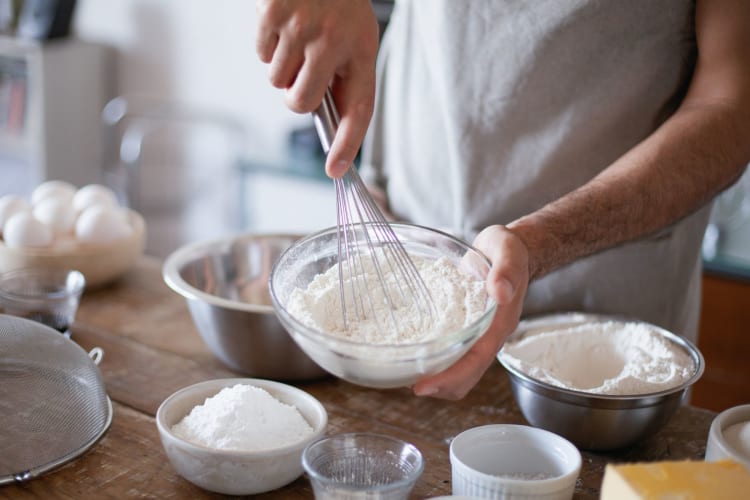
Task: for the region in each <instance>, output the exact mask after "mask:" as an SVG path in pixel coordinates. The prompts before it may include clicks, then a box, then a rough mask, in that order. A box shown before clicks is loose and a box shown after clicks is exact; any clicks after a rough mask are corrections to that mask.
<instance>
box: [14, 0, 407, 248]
mask: <svg viewBox="0 0 750 500" xmlns="http://www.w3.org/2000/svg"><path fill="white" fill-rule="evenodd" d="M373 6H374V7H375V10H376V13H377V15H378V17H379V18H380V19H381V20H382V26H383V27H384V26H385V24H386V22H387V19H388V16H389V14H390V10H391V8H392V3H391V1H390V0H383V1H373ZM255 26H256V14H255V2H253V1H246V0H222V1H221V2H206V1H205V0H107V1H100V0H78V1H73V0H57V1H55V0H25V1H11V0H0V30H1V31H2V33H3V34H2V36H0V176H1V177H0V178H1V179H2V181H1V182H0V196H1V195H3V194H10V193H15V194H21V195H26V194H28V193H29V192H30V191H31V190H32V189H33V187H34V186H35V185H37V184H39V183H40V182H41V181H43V180H48V179H61V180H66V181H68V182H72V183H74V184H76V185H78V186H82V185H84V184H88V183H92V182H100V183H104V184H107V185H109V186H111V187H113V188H115V189H116V190H117V192H118V194H119V196H120V197H121V199H122V200H121V201H122V202H123V203H126V204H128V205H130V206H131V207H133V208H135V209H136V210H138V211H139V212H141V213H142V215H143V216H144V218H145V220H146V224H147V232H148V234H147V239H146V240H147V243H146V245H147V247H146V253H149V254H152V255H155V256H159V257H164V256H166V255H167V254H168V253H169V252H170V251H171V250H173V249H175V248H176V247H177V246H179V245H180V244H181V243H184V242H186V241H192V240H196V239H204V238H210V237H213V236H219V235H221V234H225V233H227V232H237V231H244V230H254V231H274V232H298V233H300V232H301V233H306V232H310V231H313V230H316V229H321V228H323V227H326V226H330V225H333V224H334V223H335V218H334V217H335V212H334V197H333V194H332V185H331V184H330V182H329V181H328V180H327V179H326V178H325V175H324V174H323V170H322V164H323V156H322V151H321V149H320V146H319V143H318V138H317V135H315V132H314V129H313V128H312V119H311V117H309V116H306V115H297V114H295V113H293V112H291V111H289V110H288V109H287V108H286V106H285V105H284V100H283V92H281V91H279V90H277V89H275V88H273V87H272V86H271V85H270V84H269V82H268V78H267V67H266V65H265V64H263V63H261V62H260V61H259V60H258V58H257V56H256V54H255Z"/></svg>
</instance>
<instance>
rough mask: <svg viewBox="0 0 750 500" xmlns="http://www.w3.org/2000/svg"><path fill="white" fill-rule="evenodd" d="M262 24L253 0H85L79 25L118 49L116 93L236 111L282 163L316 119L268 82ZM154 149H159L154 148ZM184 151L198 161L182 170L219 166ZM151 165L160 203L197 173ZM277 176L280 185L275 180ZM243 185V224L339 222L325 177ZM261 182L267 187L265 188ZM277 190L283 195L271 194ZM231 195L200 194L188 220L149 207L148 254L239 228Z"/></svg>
mask: <svg viewBox="0 0 750 500" xmlns="http://www.w3.org/2000/svg"><path fill="white" fill-rule="evenodd" d="M256 22H257V21H256V13H255V2H254V1H252V0H79V2H78V6H77V11H76V17H75V19H74V25H73V29H74V33H75V35H76V36H78V37H79V38H83V39H86V40H91V41H96V42H101V43H104V44H106V45H108V46H110V47H112V48H113V49H114V50H113V54H114V71H113V76H114V81H113V82H112V89H113V96H114V95H128V96H148V97H151V98H154V97H155V98H158V99H166V100H170V101H178V102H180V103H183V104H186V105H189V106H191V107H194V108H197V109H198V110H201V111H209V112H211V113H217V112H218V113H225V114H228V115H230V116H232V117H233V118H235V119H237V120H239V121H240V122H242V123H243V124H244V126H245V127H246V128H247V129H248V130H249V131H250V137H249V138H248V141H247V143H246V144H244V145H243V148H244V149H245V152H244V154H246V155H248V156H249V157H250V158H251V159H252V160H255V161H257V160H265V161H267V162H269V163H272V164H275V165H279V164H283V163H284V158H285V152H284V146H285V144H286V142H285V141H286V137H287V135H286V134H287V132H288V131H289V130H290V129H291V128H294V127H298V126H300V125H303V124H305V125H307V124H310V123H311V118H310V117H309V115H296V114H295V113H293V112H291V111H290V110H288V109H287V108H286V106H285V104H284V100H283V92H282V91H280V90H278V89H275V88H273V87H272V86H271V84H270V83H269V81H268V76H267V75H268V70H267V66H266V65H265V64H263V63H261V62H260V61H259V60H258V57H257V55H256V53H255V32H256ZM217 152H218V150H217ZM155 156H156V157H158V156H160V155H154V154H152V155H151V157H152V158H153V157H155ZM216 156H217V157H218V156H219V155H218V154H217V155H216ZM182 157H183V158H182V160H183V162H185V163H192V164H191V165H181V166H180V168H183V169H185V168H187V169H188V170H189V171H192V172H193V173H195V172H200V173H202V174H204V175H205V173H206V172H207V171H209V170H210V167H211V166H212V165H210V164H209V165H208V166H207V165H206V163H205V160H203V159H200V160H199V159H198V158H199V157H198V156H196V155H194V154H192V153H191V152H187V153H185V154H183V155H182ZM201 158H205V155H203V156H202V157H201ZM217 161H220V160H216V159H214V160H213V162H214V163H216V162H217ZM200 162H203V163H202V164H198V163H200ZM142 170H146V172H144V174H145V175H147V176H149V175H150V176H152V179H147V180H146V181H145V182H143V181H141V185H142V186H145V187H149V186H151V188H152V189H151V191H154V189H153V188H154V187H155V188H156V192H157V193H160V194H159V195H158V196H159V197H160V198H159V200H157V201H163V200H162V198H164V196H163V195H164V193H165V191H164V190H165V187H164V186H166V189H170V190H171V191H175V189H178V188H177V186H176V185H175V183H174V182H170V181H171V180H172V179H179V178H186V177H190V176H191V175H192V174H191V173H190V172H188V173H187V174H184V173H182V174H175V173H174V169H172V170H171V171H170V170H169V169H168V168H166V167H165V168H162V167H161V166H160V167H158V168H142ZM156 174H159V176H157V177H153V176H155V175H156ZM248 182H250V183H251V184H250V185H248V184H247V183H248ZM269 183H270V185H271V187H272V188H273V189H271V188H270V187H268V186H266V184H269ZM237 184H238V185H240V186H246V188H244V191H243V194H242V196H240V198H241V201H240V205H241V207H240V208H239V210H241V211H243V212H244V213H243V215H242V216H241V218H242V220H245V221H252V226H250V227H242V228H240V229H242V230H245V229H247V230H256V231H283V232H302V233H304V232H309V231H313V230H316V229H319V228H321V227H324V226H325V225H329V224H327V221H329V220H334V221H335V218H333V219H331V218H330V216H332V215H333V214H334V212H333V210H334V207H335V203H334V200H335V198H334V196H333V194H332V193H331V194H330V195H329V194H328V192H327V188H329V187H330V186H327V185H324V189H323V193H322V194H321V185H320V183H319V182H318V183H317V185H314V186H311V185H309V181H307V182H305V181H300V180H299V179H289V178H287V179H286V180H284V177H283V176H281V177H276V176H272V179H271V180H268V179H262V178H257V177H252V178H251V177H247V176H242V178H241V179H240V180H239V181H238V183H237ZM261 186H266V187H264V188H262V191H259V189H261ZM204 187H205V186H204ZM159 190H161V191H159ZM143 191H148V189H144V190H143ZM271 191H273V192H274V193H276V194H275V195H274V196H271V197H269V196H266V194H267V193H270V192H271ZM146 194H147V195H148V193H146ZM173 194H174V193H173ZM261 195H262V196H261ZM228 196H229V195H228V194H227V190H223V191H222V190H216V192H215V193H214V194H213V195H210V196H208V197H203V199H197V196H196V195H195V194H193V195H192V196H191V197H190V200H189V201H190V206H189V207H188V208H187V209H182V208H181V209H180V210H181V213H180V215H179V216H177V217H179V219H180V220H179V221H175V216H173V215H169V214H166V215H165V213H164V211H161V212H158V211H156V210H155V211H152V212H148V211H146V210H145V208H144V212H145V213H144V216H145V217H146V222H147V227H148V228H149V233H148V235H147V241H148V242H149V243H147V252H148V253H152V254H155V255H162V256H163V255H165V254H167V253H168V252H169V251H170V250H171V249H173V248H174V247H176V246H177V245H179V244H181V243H183V242H186V241H194V240H199V239H206V238H213V237H216V236H218V235H220V234H223V233H226V232H230V231H233V230H235V229H237V228H235V227H232V226H231V225H230V224H228V223H227V222H226V221H227V219H228V217H227V216H226V210H224V208H222V205H226V198H227V197H228ZM264 200H265V201H264ZM292 203H294V204H295V205H297V206H304V207H305V212H304V214H305V216H306V217H305V218H303V219H301V218H300V217H299V216H298V215H296V214H295V213H294V212H290V205H291V204H292Z"/></svg>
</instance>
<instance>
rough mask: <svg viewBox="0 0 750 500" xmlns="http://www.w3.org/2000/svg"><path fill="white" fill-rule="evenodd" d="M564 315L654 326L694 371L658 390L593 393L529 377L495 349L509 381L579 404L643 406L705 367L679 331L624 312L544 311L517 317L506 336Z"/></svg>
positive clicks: (674, 390) (689, 381)
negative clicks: (682, 353) (680, 350)
mask: <svg viewBox="0 0 750 500" xmlns="http://www.w3.org/2000/svg"><path fill="white" fill-rule="evenodd" d="M566 316H570V317H576V318H580V319H581V322H587V321H595V322H604V321H618V322H626V321H627V322H637V323H641V324H645V325H648V326H650V327H651V328H653V329H654V330H656V331H657V332H658V333H659V334H660V335H664V336H665V337H666V338H667V339H669V340H670V341H672V342H674V343H676V344H677V345H679V346H680V347H682V348H683V349H685V351H687V353H688V355H689V356H690V358H691V359H692V360H693V363H694V364H695V371H694V372H693V374H692V375H691V376H690V378H688V379H687V380H686V381H684V382H683V383H682V384H680V385H677V386H675V387H672V388H670V389H664V390H662V391H657V392H649V393H643V394H633V395H606V394H595V393H591V392H585V391H575V390H572V389H566V388H563V387H558V386H556V385H552V384H549V383H547V382H544V381H541V380H538V379H535V378H533V377H530V376H528V375H526V374H525V373H523V372H521V371H519V370H517V369H516V368H515V367H513V366H510V365H508V364H507V363H505V362H504V361H503V355H502V350H500V351H498V353H497V356H496V358H497V360H498V361H499V362H500V364H501V365H503V367H504V368H505V369H506V370H507V371H508V372H509V373H510V375H511V381H512V382H513V383H519V382H522V385H523V386H524V387H526V388H528V389H530V390H533V391H534V392H536V393H538V394H541V395H543V396H548V397H552V398H553V399H557V400H560V401H563V402H566V403H573V404H577V405H579V406H591V405H592V404H596V403H601V404H605V405H606V404H607V403H610V404H616V403H618V402H619V403H640V404H635V405H628V407H636V406H637V407H645V406H654V405H657V404H659V403H660V402H661V401H662V400H663V399H664V398H665V397H666V396H670V395H672V394H675V393H678V392H681V391H683V390H685V389H687V388H688V387H690V386H691V385H693V384H694V383H695V382H696V381H697V380H698V379H700V377H701V376H702V375H703V371H704V370H705V361H704V359H703V354H701V352H700V351H699V350H698V348H697V347H696V346H695V344H693V342H691V341H690V340H688V339H686V338H683V337H680V336H679V335H676V334H674V333H672V332H670V331H669V330H666V329H665V328H662V327H660V326H656V325H654V324H652V323H648V322H646V321H642V320H638V319H634V318H628V317H627V316H620V315H606V314H594V313H584V312H575V311H573V312H567V313H556V314H547V315H539V316H533V317H529V318H528V319H526V320H523V321H521V323H519V326H518V328H516V331H515V332H513V333H512V334H511V336H510V337H509V338H508V339H507V340H506V342H507V341H508V340H511V339H513V338H514V337H516V336H520V335H522V334H523V333H524V332H525V330H524V329H523V326H524V324H528V323H531V322H535V323H543V322H544V321H545V320H549V321H550V322H551V321H552V320H553V319H555V318H564V317H566Z"/></svg>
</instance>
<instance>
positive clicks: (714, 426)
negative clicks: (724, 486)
mask: <svg viewBox="0 0 750 500" xmlns="http://www.w3.org/2000/svg"><path fill="white" fill-rule="evenodd" d="M743 422H750V404H747V405H741V406H735V407H733V408H729V409H728V410H724V411H723V412H721V413H719V414H718V415H717V416H716V418H714V421H713V422H712V423H711V429H710V430H709V431H708V442H707V443H706V460H707V461H709V462H716V461H718V460H727V459H729V460H734V461H735V462H738V463H741V464H742V465H744V466H745V468H746V469H747V470H748V472H750V455H748V454H747V453H743V452H742V450H741V449H737V446H736V445H733V443H732V442H731V441H730V440H729V439H727V436H726V435H725V431H726V430H727V429H728V428H729V427H731V426H732V425H734V424H740V423H743Z"/></svg>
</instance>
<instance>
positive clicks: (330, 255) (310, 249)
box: [269, 224, 497, 388]
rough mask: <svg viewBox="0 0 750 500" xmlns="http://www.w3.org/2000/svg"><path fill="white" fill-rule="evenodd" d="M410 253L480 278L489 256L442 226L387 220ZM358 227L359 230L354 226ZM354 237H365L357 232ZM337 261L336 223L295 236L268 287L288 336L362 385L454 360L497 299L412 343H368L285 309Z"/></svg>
mask: <svg viewBox="0 0 750 500" xmlns="http://www.w3.org/2000/svg"><path fill="white" fill-rule="evenodd" d="M391 227H392V228H393V231H394V232H395V233H396V235H397V236H398V238H399V240H400V241H401V243H402V244H403V246H404V248H405V249H406V251H407V252H409V254H410V255H416V256H420V257H423V258H429V259H438V258H441V257H447V258H448V259H449V260H450V261H451V262H452V263H453V264H454V265H455V266H456V267H458V268H459V269H460V270H461V271H462V272H466V273H469V274H470V275H472V276H474V277H475V278H476V279H478V280H485V279H486V278H487V274H488V273H489V270H490V265H491V264H490V261H489V260H488V259H487V257H485V256H484V255H483V254H482V253H480V252H479V251H478V250H476V249H475V248H473V247H472V246H470V245H469V244H467V243H465V242H463V241H461V240H459V239H457V238H455V237H453V236H451V235H449V234H446V233H443V232H441V231H437V230H435V229H430V228H426V227H422V226H417V225H413V224H391ZM358 231H360V232H361V231H363V230H362V229H358ZM356 240H357V241H360V242H363V243H361V244H362V245H364V244H365V243H364V242H366V241H367V238H366V236H363V235H362V234H360V235H358V238H357V239H356ZM337 262H338V239H337V231H336V228H335V227H333V228H329V229H325V230H323V231H320V232H318V233H315V234H313V235H310V236H308V237H306V238H304V239H301V240H299V241H297V242H295V243H294V244H293V245H292V246H291V247H289V248H288V249H286V250H285V251H284V253H282V254H281V256H279V258H278V260H277V261H276V264H275V265H274V267H273V269H272V271H271V279H270V284H269V286H270V291H271V299H272V301H273V306H274V309H275V311H276V314H277V315H278V316H279V319H280V320H281V323H282V324H283V325H284V327H285V328H286V329H287V330H288V331H289V333H290V334H291V335H292V338H293V339H294V340H295V341H296V342H297V344H298V345H299V346H300V347H301V348H302V350H303V351H305V352H306V353H307V355H308V356H310V358H312V359H313V360H314V361H315V362H316V363H317V364H318V365H320V366H321V367H322V368H324V369H325V370H327V371H328V372H330V373H332V374H333V375H336V376H337V377H339V378H341V379H344V380H347V381H349V382H352V383H354V384H359V385H363V386H367V387H375V388H393V387H406V386H411V385H413V384H414V383H415V382H416V381H417V380H419V379H420V378H422V377H424V376H426V375H432V374H435V373H439V372H441V371H443V370H445V369H446V368H448V367H449V366H451V365H452V364H453V363H455V362H456V361H457V360H458V359H459V358H460V357H461V356H463V355H464V354H465V353H466V351H468V350H469V349H470V348H471V346H472V345H474V343H475V342H476V341H477V340H478V339H479V337H481V336H482V335H483V334H484V332H486V331H487V329H488V328H489V326H490V323H491V322H492V318H493V317H494V316H495V310H496V308H497V304H496V303H495V301H494V300H492V299H491V298H489V297H488V298H487V301H486V304H485V309H484V313H483V314H482V315H481V316H480V317H479V318H478V319H477V320H476V321H475V322H474V323H472V324H470V325H468V326H465V327H464V328H462V329H460V330H458V331H456V332H452V333H450V334H448V335H444V336H442V337H439V338H436V339H433V340H429V341H425V342H418V343H411V344H370V343H365V342H357V341H353V340H349V339H345V338H343V337H341V336H337V335H334V334H330V333H326V332H322V331H319V330H316V329H313V328H310V327H308V326H307V325H305V324H303V323H302V322H300V321H298V320H297V319H296V318H295V317H294V316H292V315H291V314H290V313H289V312H288V311H287V309H286V304H287V301H288V300H289V297H290V295H291V294H292V291H294V289H295V288H302V289H305V288H307V286H308V285H309V283H310V282H311V281H312V280H313V278H315V276H316V275H318V274H321V273H324V272H326V271H327V270H328V269H329V268H331V267H332V266H333V265H335V264H336V263H337Z"/></svg>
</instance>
